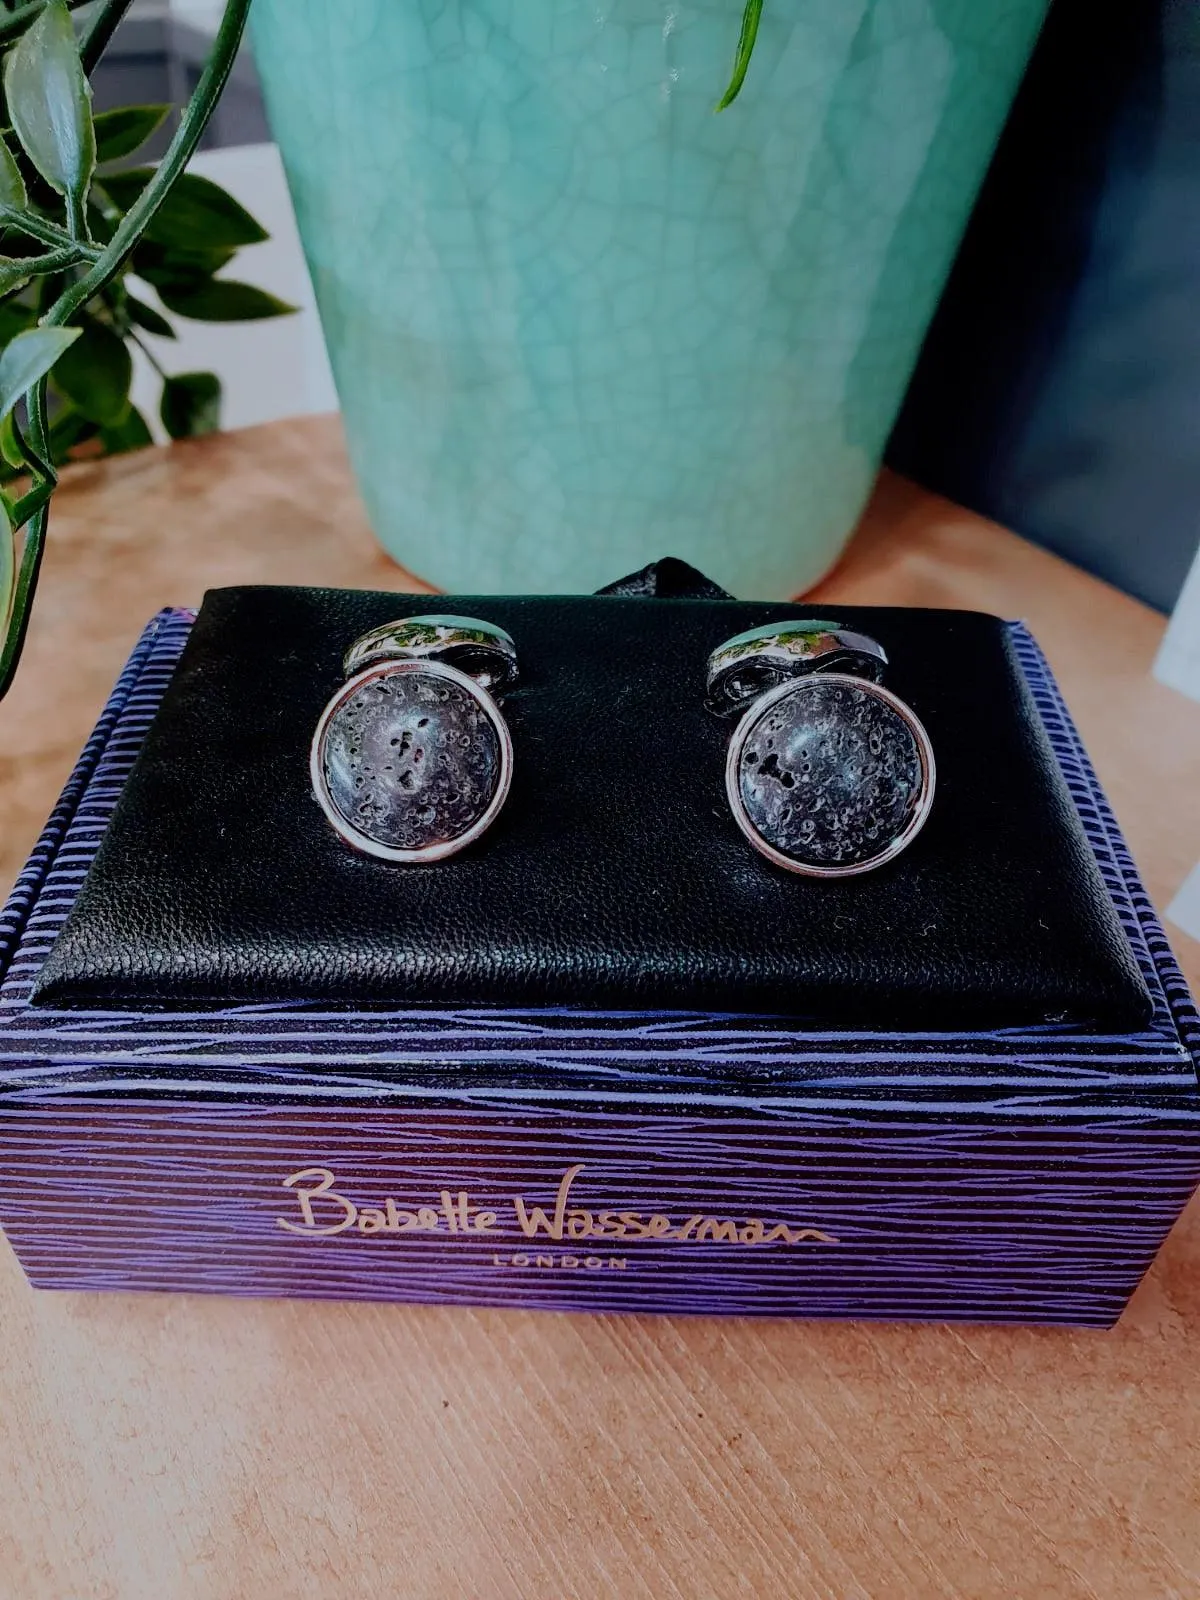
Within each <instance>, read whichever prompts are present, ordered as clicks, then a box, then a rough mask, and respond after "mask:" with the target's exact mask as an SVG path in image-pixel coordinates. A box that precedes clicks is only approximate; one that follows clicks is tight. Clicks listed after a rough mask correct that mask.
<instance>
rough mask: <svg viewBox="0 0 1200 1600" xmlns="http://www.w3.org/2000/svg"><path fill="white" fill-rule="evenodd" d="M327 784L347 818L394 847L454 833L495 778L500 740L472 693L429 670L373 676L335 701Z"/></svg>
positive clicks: (472, 817) (462, 829)
mask: <svg viewBox="0 0 1200 1600" xmlns="http://www.w3.org/2000/svg"><path fill="white" fill-rule="evenodd" d="M324 767H325V781H326V783H327V785H328V788H329V794H330V796H331V798H332V800H333V803H334V805H335V806H336V807H337V809H338V811H340V812H341V814H342V816H343V817H345V819H346V820H347V822H349V823H351V824H352V826H353V827H355V828H357V829H358V831H359V832H360V833H363V834H365V835H366V836H367V838H369V839H372V840H374V841H375V842H376V843H377V844H382V845H386V846H388V847H390V848H392V849H398V850H421V849H424V848H425V847H426V846H428V845H437V844H444V843H448V842H449V841H451V840H453V839H460V838H461V837H462V836H463V834H464V833H466V832H467V830H468V829H469V828H471V827H472V826H473V825H474V824H475V823H476V822H478V820H479V818H480V817H481V816H482V815H483V814H484V812H485V811H486V810H487V808H488V806H489V805H490V804H491V802H492V799H493V797H494V796H495V793H496V788H497V785H498V784H499V782H500V767H501V751H500V737H499V735H498V734H497V732H496V729H495V727H494V726H493V724H492V720H491V718H490V717H489V716H488V715H487V713H486V711H485V710H484V709H483V707H482V705H481V704H480V703H479V701H478V699H477V698H476V696H475V695H474V694H472V693H471V692H470V691H469V690H467V689H465V688H463V686H462V685H461V684H458V683H454V682H452V681H450V680H449V679H447V678H443V677H440V676H438V675H437V674H435V673H432V672H407V673H403V674H400V673H396V674H393V675H391V676H385V677H381V678H376V679H374V680H373V681H372V682H371V683H368V684H365V685H364V686H363V687H362V688H361V689H359V691H358V692H357V694H354V695H352V696H351V697H350V699H348V700H345V701H343V703H342V704H341V706H340V707H339V708H338V710H337V711H335V712H334V714H333V716H332V718H331V719H330V722H329V726H328V728H327V730H326V735H325V745H324Z"/></svg>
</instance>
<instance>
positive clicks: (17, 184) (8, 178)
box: [0, 137, 29, 211]
mask: <svg viewBox="0 0 1200 1600" xmlns="http://www.w3.org/2000/svg"><path fill="white" fill-rule="evenodd" d="M0 206H6V207H7V208H8V210H9V211H27V210H28V209H29V196H28V195H27V194H26V192H25V179H24V178H23V177H22V176H21V169H20V167H19V166H18V165H17V158H16V156H14V155H13V153H12V151H11V150H10V149H9V148H8V141H7V140H6V139H4V138H2V137H0Z"/></svg>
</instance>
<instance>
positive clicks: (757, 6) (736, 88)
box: [717, 0, 763, 111]
mask: <svg viewBox="0 0 1200 1600" xmlns="http://www.w3.org/2000/svg"><path fill="white" fill-rule="evenodd" d="M762 8H763V0H746V9H745V10H744V11H743V12H742V31H741V33H740V34H739V35H738V42H737V51H736V53H735V55H734V58H733V76H732V77H731V78H730V80H729V87H728V89H726V91H725V93H724V94H723V95H722V96H721V101H720V104H719V105H718V106H717V110H718V111H724V109H725V107H726V106H731V105H732V104H733V102H734V101H735V100H736V99H737V97H738V95H739V94H740V93H741V89H742V85H743V83H745V81H746V70H747V68H748V67H749V65H750V57H751V56H752V55H753V54H754V41H755V40H756V39H757V38H758V24H759V21H760V19H761V17H762Z"/></svg>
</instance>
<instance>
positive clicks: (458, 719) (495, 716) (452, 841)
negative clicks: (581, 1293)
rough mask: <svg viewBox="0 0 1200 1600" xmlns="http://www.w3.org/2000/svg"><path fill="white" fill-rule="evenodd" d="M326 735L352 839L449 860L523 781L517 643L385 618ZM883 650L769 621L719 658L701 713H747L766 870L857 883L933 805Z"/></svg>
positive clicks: (319, 791)
mask: <svg viewBox="0 0 1200 1600" xmlns="http://www.w3.org/2000/svg"><path fill="white" fill-rule="evenodd" d="M343 666H344V671H345V675H346V679H347V681H346V682H345V683H344V684H343V685H342V687H341V688H340V689H339V690H338V691H337V693H336V694H335V695H334V696H333V698H332V699H331V700H330V702H329V704H328V705H327V706H326V707H325V710H324V711H323V712H322V714H321V718H320V721H319V722H318V724H317V729H316V733H315V734H314V736H313V741H312V751H311V757H310V774H311V779H312V787H313V793H314V795H315V796H316V799H317V801H318V803H319V804H320V806H321V808H322V810H323V811H324V813H325V815H326V817H327V818H328V820H329V822H330V823H331V824H332V826H333V828H334V830H335V831H336V833H337V834H338V836H339V837H340V838H341V839H342V840H343V841H344V842H345V843H346V844H348V845H351V846H352V847H353V848H355V849H356V850H360V851H362V852H364V853H365V854H367V855H370V856H375V857H377V858H378V859H380V860H383V861H393V862H404V863H428V862H434V861H442V860H445V859H446V858H447V857H449V856H452V855H456V854H457V853H458V852H459V851H460V850H465V849H466V848H467V846H468V845H471V844H473V843H474V842H475V841H476V840H477V839H478V838H479V837H480V836H481V835H482V834H483V833H485V832H486V831H487V829H488V828H489V827H491V825H492V823H493V822H494V821H495V820H496V818H497V816H498V815H499V814H500V811H501V809H502V807H503V805H504V802H505V800H506V799H507V798H508V792H509V788H510V786H511V783H512V770H513V742H512V735H511V734H510V732H509V728H508V724H507V723H506V721H505V719H504V716H503V714H502V712H501V710H500V705H499V702H500V701H501V700H502V699H503V697H504V695H505V694H506V693H507V692H508V691H509V690H511V689H512V688H513V687H514V685H515V684H516V682H517V678H518V665H517V649H516V646H515V644H514V643H513V640H512V638H511V637H510V635H509V634H507V633H506V632H505V631H504V629H503V628H499V627H497V626H496V625H495V624H494V623H491V622H483V621H480V620H479V619H478V618H475V617H456V616H421V617H408V618H404V619H402V620H400V621H397V622H390V623H386V624H385V625H384V626H383V627H380V628H374V629H372V631H371V632H370V633H366V634H364V635H363V636H362V637H361V638H360V639H357V640H355V642H354V644H352V645H351V646H350V649H349V650H348V651H347V653H346V657H345V660H344V663H343ZM886 667H887V655H886V653H885V651H884V649H883V647H882V646H881V645H880V644H879V643H878V642H877V641H876V640H874V639H872V638H870V637H868V636H867V635H866V634H862V633H857V632H855V631H853V630H851V629H848V628H845V627H843V626H842V625H841V624H840V623H836V622H828V621H822V620H813V621H808V620H801V621H791V622H777V623H767V624H766V625H765V626H763V627H760V628H751V629H749V630H748V631H747V632H745V633H739V634H737V635H735V637H733V638H732V639H727V640H726V641H725V642H724V644H721V645H718V647H717V648H716V649H715V650H714V651H713V652H712V654H711V655H710V657H709V659H708V668H707V675H706V690H707V696H706V701H705V704H706V706H707V708H708V710H709V711H710V712H711V713H712V714H713V715H715V716H719V717H724V718H727V719H730V720H732V721H734V723H735V726H734V730H733V734H732V736H731V738H730V741H729V748H728V752H727V756H726V761H725V792H726V796H727V798H728V801H729V807H730V811H731V812H732V815H733V818H734V821H735V822H736V823H737V825H738V827H739V828H740V829H741V830H742V832H743V834H744V835H745V836H746V838H747V839H748V840H749V841H750V843H751V844H752V845H753V846H754V848H755V849H756V850H757V851H758V852H759V853H760V854H761V855H763V856H765V857H766V859H767V860H768V861H771V862H773V863H774V864H775V865H776V866H778V867H783V868H785V869H786V870H787V871H789V872H796V873H801V874H803V875H804V876H807V877H814V878H845V877H853V876H855V875H857V874H859V873H863V872H870V871H872V870H873V869H874V868H876V867H881V866H883V865H885V863H887V862H889V861H892V860H894V859H895V858H896V856H898V855H899V854H900V852H901V851H902V850H904V849H906V848H907V846H908V845H910V844H911V843H912V841H913V840H914V839H915V838H916V836H917V834H918V833H920V831H921V829H922V828H923V827H924V825H925V822H926V820H927V818H928V816H929V812H930V809H931V807H932V805H933V794H934V784H935V764H934V756H933V749H932V746H931V745H930V742H929V735H928V734H927V733H926V731H925V729H924V727H923V726H922V724H921V722H920V721H919V719H918V718H917V716H916V715H915V714H914V712H913V711H912V709H911V708H910V707H909V706H907V705H906V704H905V703H904V702H903V701H902V700H901V699H899V698H898V697H897V696H896V695H895V694H893V693H892V692H891V690H889V689H886V688H884V687H883V684H882V682H881V681H880V680H881V679H882V677H883V673H884V670H885V669H886Z"/></svg>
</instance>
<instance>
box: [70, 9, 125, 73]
mask: <svg viewBox="0 0 1200 1600" xmlns="http://www.w3.org/2000/svg"><path fill="white" fill-rule="evenodd" d="M132 4H133V0H104V3H103V5H102V6H101V7H100V8H99V9H98V11H97V13H96V15H95V16H94V17H93V18H92V20H91V21H90V22H89V23H88V25H87V27H86V28H85V29H84V30H83V37H82V38H81V39H80V41H79V58H80V60H81V61H82V62H83V70H84V71H85V72H86V73H87V75H88V77H89V78H90V77H91V75H92V73H93V71H94V70H95V66H96V63H97V62H98V61H99V59H100V57H101V56H102V55H103V54H104V52H105V50H106V49H107V48H108V41H109V40H110V39H111V38H112V36H113V34H114V33H116V31H117V28H118V26H119V25H120V22H121V19H122V18H123V17H124V15H125V13H126V12H127V11H128V10H129V8H130V6H131V5H132Z"/></svg>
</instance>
